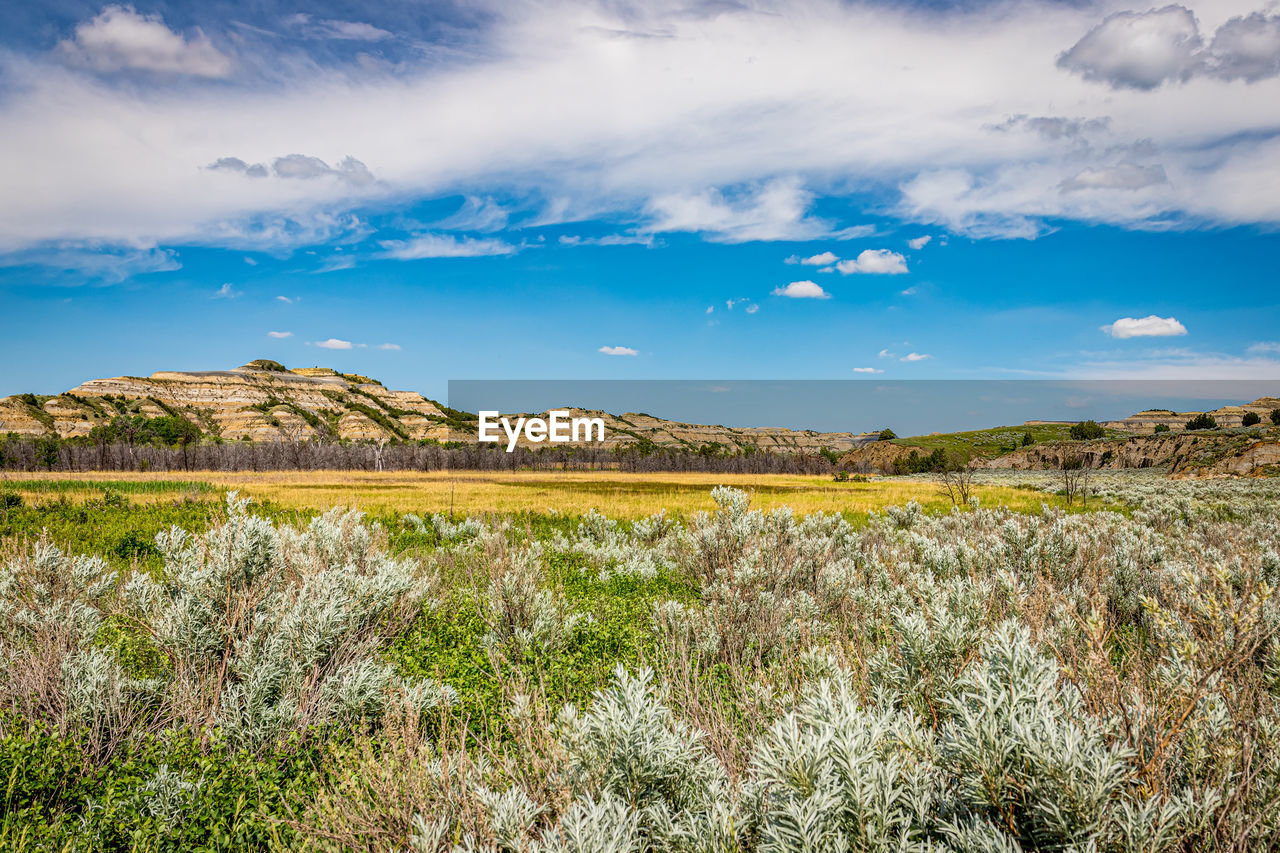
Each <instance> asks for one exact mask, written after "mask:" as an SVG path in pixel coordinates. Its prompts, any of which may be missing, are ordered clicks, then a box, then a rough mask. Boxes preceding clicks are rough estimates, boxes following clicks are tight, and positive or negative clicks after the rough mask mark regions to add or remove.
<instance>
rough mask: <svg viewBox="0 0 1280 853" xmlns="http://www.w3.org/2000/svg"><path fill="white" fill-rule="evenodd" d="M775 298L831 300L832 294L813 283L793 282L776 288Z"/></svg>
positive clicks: (774, 291) (774, 290)
mask: <svg viewBox="0 0 1280 853" xmlns="http://www.w3.org/2000/svg"><path fill="white" fill-rule="evenodd" d="M773 295H774V296H786V297H788V298H790V299H830V298H831V294H830V293H827V292H826V291H825V290H823V289H822V287H821V286H820V285H818V284H816V283H814V282H812V281H808V280H806V281H793V282H791V283H790V284H788V285H787V286H786V287H775V288H774V289H773Z"/></svg>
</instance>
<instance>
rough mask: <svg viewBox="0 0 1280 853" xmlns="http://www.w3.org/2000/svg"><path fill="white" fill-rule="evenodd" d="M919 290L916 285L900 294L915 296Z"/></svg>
mask: <svg viewBox="0 0 1280 853" xmlns="http://www.w3.org/2000/svg"><path fill="white" fill-rule="evenodd" d="M917 292H918V291H917V290H916V289H915V288H914V287H908V288H907V289H906V290H903V291H900V293H899V295H900V296H915V295H916V293H917Z"/></svg>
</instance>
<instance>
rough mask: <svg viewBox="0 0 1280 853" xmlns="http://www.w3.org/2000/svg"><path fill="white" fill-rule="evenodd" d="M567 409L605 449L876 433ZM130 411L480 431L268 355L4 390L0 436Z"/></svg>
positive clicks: (420, 434) (260, 433)
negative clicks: (65, 386)
mask: <svg viewBox="0 0 1280 853" xmlns="http://www.w3.org/2000/svg"><path fill="white" fill-rule="evenodd" d="M565 411H568V412H570V413H571V414H572V415H574V416H583V415H589V416H591V417H600V418H601V419H603V420H604V423H605V436H606V439H605V441H604V446H606V447H611V446H626V445H637V444H641V443H652V444H654V445H657V446H660V447H672V448H681V449H685V450H694V451H696V450H698V449H700V448H702V447H704V446H707V445H722V446H723V447H724V448H725V449H726V450H728V451H731V452H738V451H743V450H746V449H754V450H766V451H774V452H781V453H817V452H818V451H819V450H822V449H824V448H829V449H831V450H836V451H846V450H849V449H850V448H853V447H856V446H858V445H859V444H860V443H863V442H865V441H868V440H869V439H870V438H871V436H869V435H859V434H854V433H846V432H841V433H818V432H812V431H800V430H790V429H785V428H780V427H747V428H734V427H727V426H708V425H702V424H687V423H679V422H675V421H667V420H663V419H661V418H655V417H653V416H651V415H644V414H634V413H627V414H622V415H610V414H606V413H603V412H589V411H587V410H584V409H579V408H573V407H566V408H565ZM125 414H128V415H143V416H146V417H160V416H163V415H175V414H176V415H179V416H181V417H184V418H186V419H187V420H190V421H192V422H193V423H195V424H196V425H197V426H199V427H200V428H201V430H203V431H204V432H206V433H209V434H212V435H217V436H220V437H222V438H223V439H224V440H228V441H239V440H245V439H247V440H250V441H292V440H308V439H313V438H324V439H356V440H360V439H368V440H375V441H376V440H381V439H388V440H421V439H431V440H435V441H441V442H444V441H466V442H473V441H476V439H477V429H478V427H477V421H476V419H475V417H474V416H472V415H467V414H465V413H462V412H456V411H454V410H452V409H449V408H448V407H446V406H444V405H442V404H440V403H437V402H436V401H434V400H430V399H427V398H426V397H423V396H422V395H421V394H417V393H415V392H412V391H391V390H388V389H387V388H384V387H383V386H382V384H381V383H379V382H377V381H376V380H373V379H370V378H368V377H364V376H356V375H354V374H342V373H338V372H337V371H334V370H331V369H329V368H297V369H293V370H287V369H285V368H283V367H282V366H280V365H278V364H275V363H271V362H251V363H250V364H248V365H245V366H244V367H238V368H235V369H234V370H225V371H201V372H187V373H178V372H165V371H162V372H159V373H153V374H152V375H151V376H149V377H146V378H143V377H134V376H120V377H115V378H111V379H94V380H91V381H89V382H85V383H84V384H83V385H80V386H78V387H76V388H73V389H71V390H70V391H67V392H65V393H63V394H59V395H56V396H52V397H46V396H33V395H17V396H13V397H6V398H4V399H3V400H0V433H5V432H13V433H18V434H20V435H54V434H56V435H58V436H60V437H63V438H67V437H73V436H87V435H88V434H89V432H90V430H92V429H93V427H95V426H97V425H99V424H106V423H109V422H110V421H111V420H112V418H114V417H117V416H119V415H125ZM540 414H542V415H545V413H540ZM528 443H529V442H527V441H526V440H525V439H524V438H523V437H522V438H521V440H520V442H519V444H520V445H521V446H526V445H528Z"/></svg>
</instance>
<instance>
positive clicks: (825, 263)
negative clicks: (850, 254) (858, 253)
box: [784, 252, 840, 267]
mask: <svg viewBox="0 0 1280 853" xmlns="http://www.w3.org/2000/svg"><path fill="white" fill-rule="evenodd" d="M838 260H840V256H839V255H837V254H836V253H835V252H821V253H819V254H817V255H810V256H809V257H807V258H802V257H800V256H799V255H792V256H791V257H789V258H787V259H786V261H785V262H784V263H788V264H804V265H805V266H807V267H829V266H831V265H832V264H834V263H835V262H836V261H838Z"/></svg>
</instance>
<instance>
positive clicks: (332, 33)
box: [287, 13, 395, 41]
mask: <svg viewBox="0 0 1280 853" xmlns="http://www.w3.org/2000/svg"><path fill="white" fill-rule="evenodd" d="M287 23H289V24H291V25H293V26H294V27H296V28H297V29H298V31H299V32H300V34H301V35H302V36H303V37H305V38H312V39H337V40H340V41H385V40H386V39H389V38H394V37H395V35H394V34H393V33H391V32H388V31H387V30H384V29H380V28H379V27H375V26H373V25H372V24H366V23H363V22H360V21H337V20H325V19H322V20H315V19H313V18H312V17H311V16H310V15H308V14H305V13H299V14H297V15H292V16H290V17H289V18H288V19H287Z"/></svg>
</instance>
